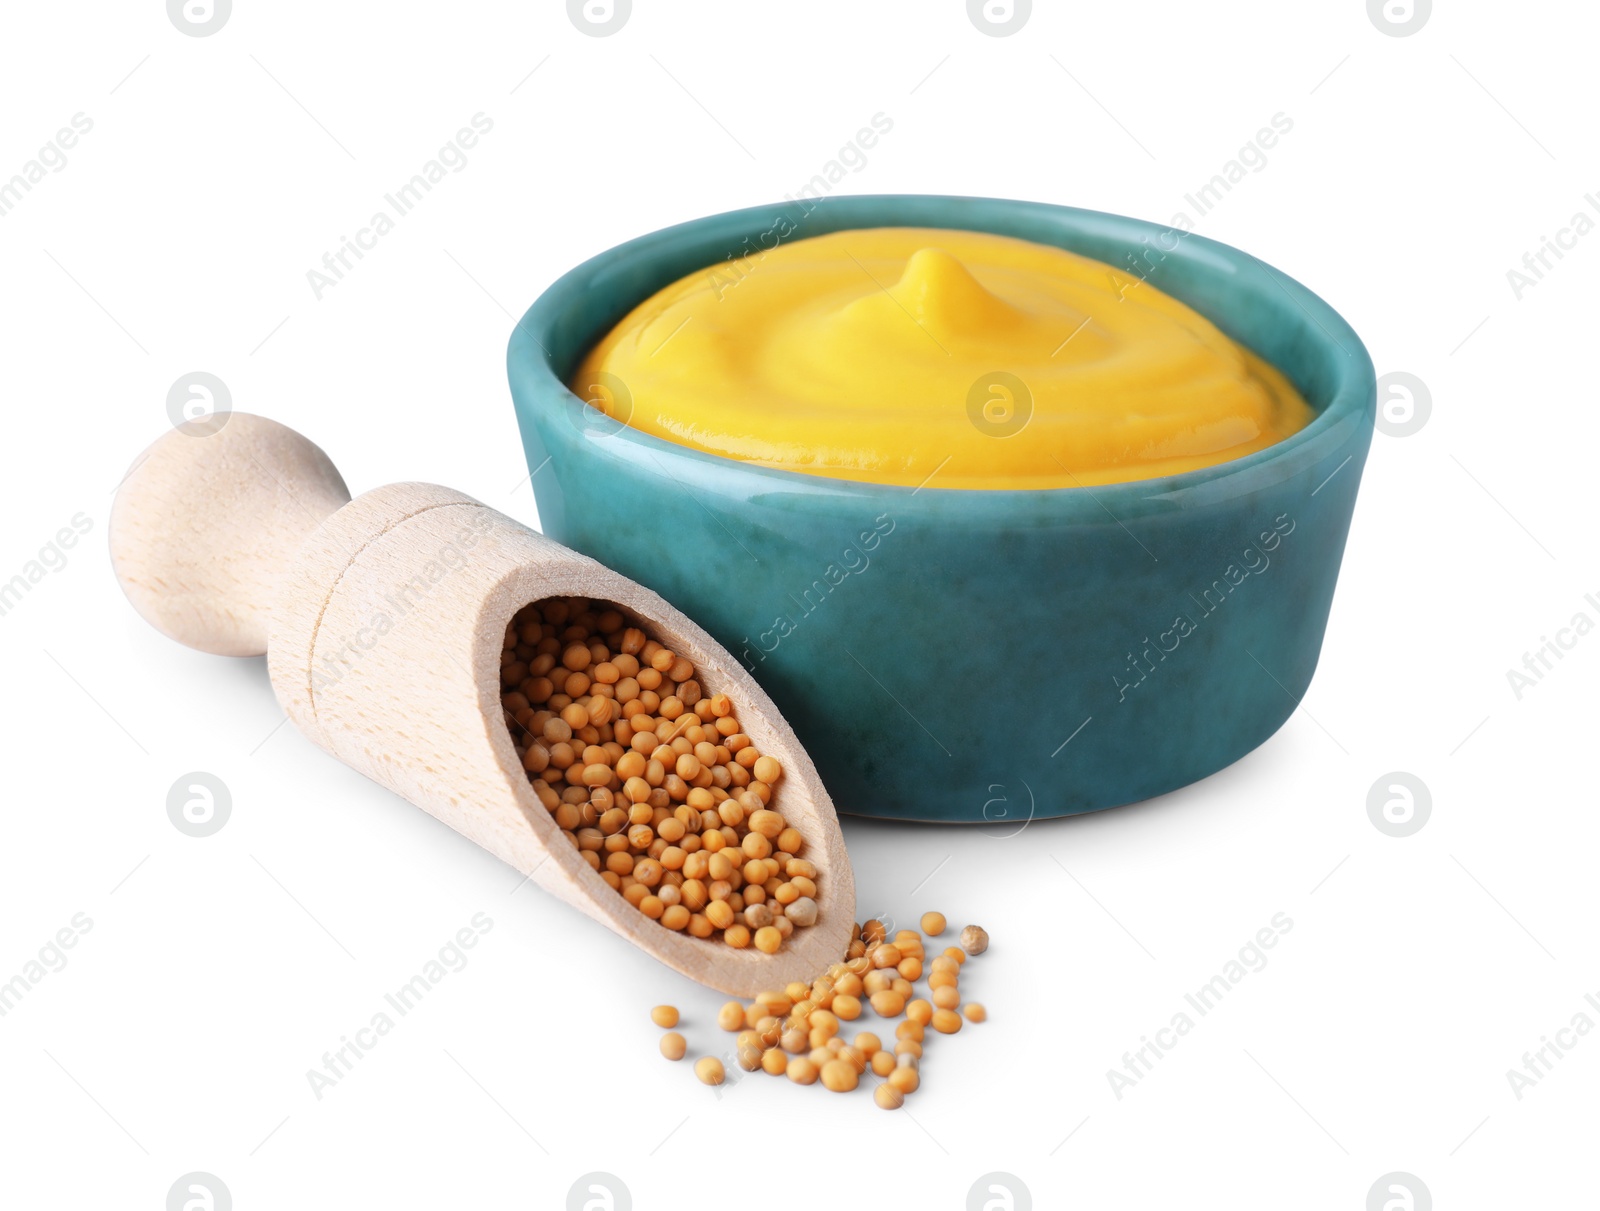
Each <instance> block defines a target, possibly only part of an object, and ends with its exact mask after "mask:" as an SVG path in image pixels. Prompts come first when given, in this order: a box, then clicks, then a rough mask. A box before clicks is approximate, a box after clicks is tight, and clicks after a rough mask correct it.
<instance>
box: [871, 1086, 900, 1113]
mask: <svg viewBox="0 0 1600 1211" xmlns="http://www.w3.org/2000/svg"><path fill="white" fill-rule="evenodd" d="M872 1100H873V1101H874V1102H876V1103H877V1104H878V1105H879V1106H882V1107H883V1108H884V1109H885V1110H898V1109H900V1107H902V1106H904V1105H905V1104H906V1095H905V1094H903V1093H901V1092H900V1091H899V1090H898V1089H896V1088H895V1087H894V1086H893V1085H891V1084H889V1083H888V1082H887V1081H885V1082H884V1083H883V1084H881V1085H879V1086H878V1087H877V1088H876V1089H874V1090H873V1091H872Z"/></svg>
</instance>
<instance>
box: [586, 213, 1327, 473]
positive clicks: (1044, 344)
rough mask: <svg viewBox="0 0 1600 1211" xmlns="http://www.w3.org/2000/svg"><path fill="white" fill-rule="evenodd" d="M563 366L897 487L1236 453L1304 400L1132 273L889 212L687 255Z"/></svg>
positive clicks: (689, 424)
mask: <svg viewBox="0 0 1600 1211" xmlns="http://www.w3.org/2000/svg"><path fill="white" fill-rule="evenodd" d="M571 386H572V389H573V390H574V391H575V392H576V393H577V394H578V395H579V396H580V397H581V398H583V399H585V400H588V401H589V402H591V403H592V404H594V405H595V406H596V407H599V408H601V409H603V410H604V411H606V412H607V413H609V414H610V415H611V416H613V417H614V418H615V419H617V420H619V421H622V422H625V423H627V424H629V425H632V426H634V427H636V428H638V429H640V430H643V431H644V432H646V433H651V434H654V435H656V436H658V437H661V438H665V439H666V440H668V441H673V442H677V443H679V444H681V445H685V446H690V447H692V448H694V449H697V450H703V451H707V452H709V453H712V454H718V455H722V456H724V457H727V458H733V459H739V460H742V461H745V462H750V463H756V464H759V465H761V466H765V467H777V468H782V469H784V470H789V471H801V472H806V473H808V474H812V475H826V476H832V477H835V478H839V479H851V480H862V481H868V482H872V483H882V484H901V485H906V486H911V487H916V486H919V485H923V484H926V485H929V486H932V487H940V488H973V489H995V488H1066V487H1075V486H1093V485H1096V484H1108V483H1123V482H1126V481H1129V480H1137V479H1149V478H1152V477H1154V476H1159V475H1171V474H1176V473H1178V472H1182V471H1192V470H1195V469H1196V468H1199V467H1207V466H1211V465H1213V464H1215V463H1220V462H1225V461H1227V460H1229V459H1235V458H1239V457H1241V456H1243V455H1246V454H1250V453H1252V452H1253V451H1256V450H1260V449H1262V448H1263V447H1264V446H1269V445H1271V444H1272V443H1274V442H1277V441H1280V440H1282V439H1283V438H1285V437H1287V436H1289V435H1290V434H1291V433H1294V432H1296V431H1297V430H1299V429H1301V428H1303V427H1304V426H1305V425H1307V424H1308V423H1309V422H1310V421H1311V419H1312V416H1313V413H1312V410H1311V408H1310V406H1309V405H1308V404H1307V403H1306V402H1305V400H1304V399H1302V398H1301V397H1300V395H1299V394H1298V393H1297V392H1296V391H1295V389H1294V387H1293V386H1291V385H1290V383H1289V381H1288V380H1287V379H1286V378H1285V377H1284V376H1283V375H1282V374H1281V373H1280V372H1279V371H1278V370H1277V369H1275V368H1274V367H1272V366H1271V365H1269V364H1267V363H1266V362H1265V361H1263V360H1262V359H1261V358H1259V357H1257V356H1256V355H1255V354H1254V353H1252V352H1250V351H1249V350H1248V349H1245V348H1243V347H1242V346H1240V345H1238V344H1235V343H1234V342H1233V341H1232V340H1230V339H1228V337H1226V336H1224V335H1223V334H1222V332H1220V331H1219V330H1218V329H1217V328H1216V326H1215V325H1213V324H1212V323H1211V322H1210V321H1208V320H1206V319H1205V318H1204V317H1202V316H1201V315H1200V314H1199V313H1197V312H1195V311H1194V310H1192V309H1191V308H1189V307H1187V306H1185V305H1184V304H1182V303H1180V302H1178V301H1177V300H1176V299H1174V298H1172V297H1171V296H1169V295H1167V294H1164V293H1162V292H1161V291H1160V290H1158V289H1156V288H1155V287H1154V286H1152V285H1151V284H1150V283H1148V282H1144V281H1141V280H1140V279H1139V278H1138V277H1136V276H1134V275H1133V274H1131V273H1126V272H1123V271H1121V270H1118V269H1116V268H1114V267H1112V266H1110V265H1107V264H1104V263H1102V262H1100V261H1095V260H1091V259H1089V258H1087V257H1082V256H1077V255H1075V254H1073V253H1070V252H1065V251H1063V250H1061V249H1059V248H1050V247H1047V246H1045V245H1042V244H1034V243H1030V242H1028V241H1025V240H1016V239H1011V238H1008V237H1005V236H996V235H988V234H985V233H981V232H970V231H945V230H934V229H926V228H902V227H884V228H874V229H867V230H857V231H842V232H836V233H834V234H831V235H824V236H817V237H815V238H812V239H805V240H796V241H793V242H791V243H787V244H780V245H778V246H777V247H775V248H772V249H770V250H768V251H765V252H758V253H755V254H752V255H751V256H749V257H747V258H745V259H744V260H742V261H729V262H725V263H722V264H719V265H715V266H712V267H710V268H708V269H702V270H699V271H697V272H695V273H692V274H690V275H689V276H687V277H685V278H682V279H680V280H679V281H677V282H674V283H673V284H672V285H670V286H668V287H666V288H665V289H664V290H661V291H660V292H658V293H657V294H655V295H654V296H652V297H651V298H649V299H647V300H646V301H645V302H643V303H641V304H640V305H639V306H638V307H636V308H634V310H633V311H632V312H631V313H630V314H629V315H628V316H627V317H626V318H624V319H623V320H622V322H621V323H620V324H618V325H617V326H616V328H614V329H613V330H612V331H611V332H610V333H609V334H608V335H607V336H606V337H605V338H604V339H603V340H602V341H601V342H600V343H599V344H598V345H596V346H595V347H594V349H592V350H591V351H590V352H589V354H588V356H587V357H586V358H585V359H584V361H583V363H582V365H581V366H580V367H579V368H578V371H577V373H576V374H575V375H574V376H573V378H572V381H571Z"/></svg>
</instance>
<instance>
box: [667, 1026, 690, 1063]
mask: <svg viewBox="0 0 1600 1211" xmlns="http://www.w3.org/2000/svg"><path fill="white" fill-rule="evenodd" d="M688 1051H689V1044H688V1042H687V1041H685V1039H684V1037H683V1036H682V1035H681V1034H679V1033H678V1032H677V1031H673V1032H672V1033H671V1034H664V1035H662V1036H661V1054H662V1055H664V1056H666V1057H667V1059H669V1060H681V1059H682V1058H683V1057H684V1056H685V1055H686V1054H687V1053H688Z"/></svg>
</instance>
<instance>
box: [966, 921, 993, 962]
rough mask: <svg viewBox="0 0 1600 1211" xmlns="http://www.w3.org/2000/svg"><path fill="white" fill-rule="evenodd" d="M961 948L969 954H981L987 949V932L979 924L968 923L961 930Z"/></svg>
mask: <svg viewBox="0 0 1600 1211" xmlns="http://www.w3.org/2000/svg"><path fill="white" fill-rule="evenodd" d="M961 949H962V950H964V951H966V952H967V953H968V954H969V955H981V954H982V953H983V952H984V951H986V950H988V949H989V934H988V932H987V931H985V930H984V929H983V928H982V927H981V926H978V925H968V926H967V927H966V928H965V929H963V930H962V931H961Z"/></svg>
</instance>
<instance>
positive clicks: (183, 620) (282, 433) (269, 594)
mask: <svg viewBox="0 0 1600 1211" xmlns="http://www.w3.org/2000/svg"><path fill="white" fill-rule="evenodd" d="M349 501H350V490H349V489H348V488H346V487H345V483H344V480H343V478H341V477H340V475H339V472H338V470H337V469H336V468H335V467H334V465H333V463H332V462H331V461H330V460H329V458H328V456H327V455H326V454H324V453H323V452H322V451H321V449H319V448H318V447H317V446H316V445H315V444H314V443H312V442H311V441H308V440H307V439H306V438H304V437H302V436H301V435H300V434H298V433H296V432H295V431H294V430H293V429H290V428H288V427H287V426H284V425H280V424H278V423H277V422H276V421H272V420H268V419H266V418H265V417H262V416H255V415H252V414H250V413H248V412H231V413H223V414H213V415H212V416H209V417H205V418H203V419H201V420H198V421H189V422H186V423H184V424H182V425H179V426H177V427H176V428H175V429H173V430H172V431H171V432H169V433H166V434H164V435H163V436H161V437H160V438H158V439H157V440H156V441H155V442H154V443H152V444H151V445H150V447H149V448H148V449H146V450H145V452H144V453H143V454H141V455H140V456H139V458H138V460H137V461H136V462H135V463H134V465H133V468H132V469H131V470H130V471H129V472H128V474H127V477H126V478H125V479H124V480H123V481H122V485H121V486H120V487H119V488H118V489H117V496H116V500H115V501H114V502H113V504H112V506H111V521H110V525H109V527H108V528H109V531H110V543H111V564H112V567H113V568H114V569H115V571H116V574H117V580H118V582H119V583H120V584H121V585H122V591H123V592H124V593H125V594H127V597H128V600H129V601H130V602H132V603H133V608H134V609H136V610H137V611H138V612H139V613H140V615H141V616H143V617H144V619H145V620H146V621H147V622H149V623H150V625H151V626H153V627H155V628H156V629H157V630H158V631H160V632H161V633H162V634H164V635H167V636H169V637H171V638H173V639H176V640H177V641H178V642H179V643H183V644H187V645H188V646H189V647H192V648H198V649H200V651H202V652H212V653H215V654H216V655H219V656H260V655H262V654H264V653H265V652H266V650H267V634H268V631H269V629H270V625H271V620H272V611H273V608H274V603H275V601H276V600H277V598H278V590H279V587H280V585H281V584H282V583H283V581H284V579H285V577H286V575H287V574H288V572H289V570H290V569H291V567H292V566H293V563H294V558H295V553H296V552H297V551H298V550H299V548H300V546H301V544H302V543H304V542H305V540H306V538H307V537H308V536H309V535H310V534H311V532H312V531H313V530H315V529H316V528H317V527H318V526H319V525H321V524H322V522H323V521H325V520H326V519H327V518H328V516H329V515H331V514H332V513H334V512H336V511H337V510H339V509H340V508H342V507H343V506H344V505H346V504H348V503H349Z"/></svg>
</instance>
